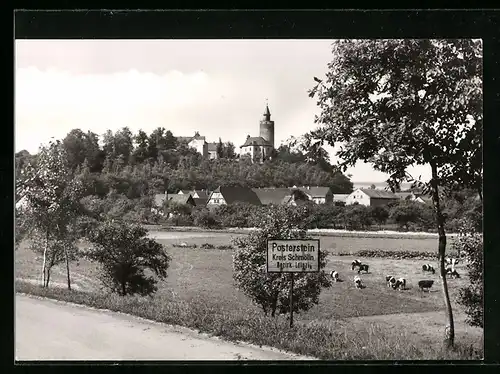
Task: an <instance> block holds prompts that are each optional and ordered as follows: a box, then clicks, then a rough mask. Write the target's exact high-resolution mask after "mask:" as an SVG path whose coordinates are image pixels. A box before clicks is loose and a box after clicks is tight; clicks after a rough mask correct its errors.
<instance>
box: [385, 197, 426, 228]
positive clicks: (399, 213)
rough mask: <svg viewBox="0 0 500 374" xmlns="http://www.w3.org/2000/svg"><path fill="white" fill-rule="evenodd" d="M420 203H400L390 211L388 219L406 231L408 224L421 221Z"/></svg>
mask: <svg viewBox="0 0 500 374" xmlns="http://www.w3.org/2000/svg"><path fill="white" fill-rule="evenodd" d="M419 204H420V203H415V202H413V201H405V200H403V201H400V202H399V204H396V205H394V206H393V207H392V208H391V210H390V218H391V219H392V220H394V222H396V223H397V224H398V225H399V226H400V227H404V228H405V229H406V230H407V231H408V229H409V227H410V223H414V224H415V223H417V222H419V221H420V219H421V214H420V213H421V210H420V206H419Z"/></svg>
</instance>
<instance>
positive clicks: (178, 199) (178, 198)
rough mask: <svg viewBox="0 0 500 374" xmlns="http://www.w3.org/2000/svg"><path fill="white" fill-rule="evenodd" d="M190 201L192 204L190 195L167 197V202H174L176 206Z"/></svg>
mask: <svg viewBox="0 0 500 374" xmlns="http://www.w3.org/2000/svg"><path fill="white" fill-rule="evenodd" d="M189 200H191V201H192V202H193V203H194V200H193V197H192V196H191V195H190V194H187V195H168V201H174V202H176V203H178V204H187V203H189Z"/></svg>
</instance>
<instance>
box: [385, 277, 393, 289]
mask: <svg viewBox="0 0 500 374" xmlns="http://www.w3.org/2000/svg"><path fill="white" fill-rule="evenodd" d="M385 281H386V282H387V287H391V286H392V285H393V284H394V283H396V278H394V277H393V276H392V275H387V276H386V277H385Z"/></svg>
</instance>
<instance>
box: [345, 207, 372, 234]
mask: <svg viewBox="0 0 500 374" xmlns="http://www.w3.org/2000/svg"><path fill="white" fill-rule="evenodd" d="M340 216H341V219H342V220H343V222H344V225H345V227H346V228H348V229H349V230H359V229H364V228H367V227H369V226H371V224H372V217H371V215H370V210H369V208H368V207H366V206H364V205H359V204H353V205H347V206H346V207H344V208H343V212H342V213H341V215H340Z"/></svg>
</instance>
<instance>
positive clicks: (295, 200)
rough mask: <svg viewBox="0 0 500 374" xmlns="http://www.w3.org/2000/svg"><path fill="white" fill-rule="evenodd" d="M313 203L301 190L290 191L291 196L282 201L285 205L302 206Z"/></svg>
mask: <svg viewBox="0 0 500 374" xmlns="http://www.w3.org/2000/svg"><path fill="white" fill-rule="evenodd" d="M309 201H311V199H310V197H309V196H308V195H307V194H306V193H305V192H304V191H302V190H300V189H292V190H290V194H289V195H287V196H285V197H284V198H283V200H282V201H281V204H283V205H293V206H297V205H301V204H305V203H307V202H309Z"/></svg>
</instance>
